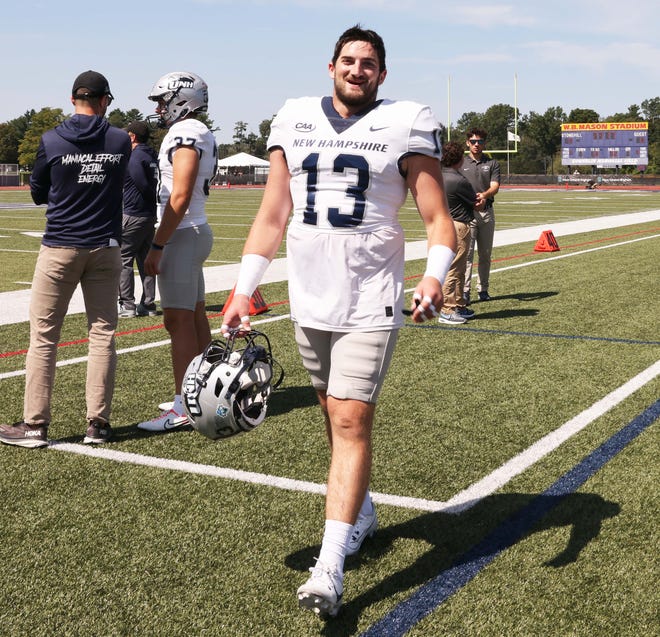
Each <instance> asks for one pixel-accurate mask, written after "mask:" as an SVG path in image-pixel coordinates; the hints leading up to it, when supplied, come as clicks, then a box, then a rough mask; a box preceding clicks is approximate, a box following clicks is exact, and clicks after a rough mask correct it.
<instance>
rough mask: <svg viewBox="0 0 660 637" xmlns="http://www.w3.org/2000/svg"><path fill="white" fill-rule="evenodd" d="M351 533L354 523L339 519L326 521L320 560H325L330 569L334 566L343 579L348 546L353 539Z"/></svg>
mask: <svg viewBox="0 0 660 637" xmlns="http://www.w3.org/2000/svg"><path fill="white" fill-rule="evenodd" d="M351 533H353V525H352V524H348V523H347V522H340V521H339V520H326V521H325V531H324V533H323V542H322V544H321V552H320V553H319V562H323V564H325V565H326V566H328V567H329V568H330V569H333V568H334V570H336V571H337V573H338V574H339V575H340V577H341V578H342V579H343V576H344V575H343V574H344V559H345V557H346V546H347V545H348V541H349V540H350V539H351Z"/></svg>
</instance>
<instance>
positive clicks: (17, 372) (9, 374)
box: [0, 234, 660, 380]
mask: <svg viewBox="0 0 660 637" xmlns="http://www.w3.org/2000/svg"><path fill="white" fill-rule="evenodd" d="M658 237H660V234H654V235H650V236H648V237H639V238H637V239H630V240H628V241H621V242H619V243H612V244H609V245H606V246H598V247H596V248H588V249H587V250H580V251H578V252H571V253H570V254H561V255H558V256H554V257H546V258H544V259H538V260H536V261H527V262H526V263H517V264H515V265H508V266H504V267H503V268H495V269H493V270H491V271H490V272H491V274H493V273H497V272H504V271H505V270H517V269H519V268H526V267H529V266H532V265H541V264H543V263H547V262H549V261H555V260H557V259H568V258H570V257H576V256H579V255H581V254H586V253H588V252H595V251H598V250H607V249H609V248H616V247H619V246H623V245H627V244H629V243H636V242H638V241H646V240H647V239H656V238H658ZM476 276H477V274H476V273H475V274H473V275H472V277H473V278H474V277H476ZM413 289H414V288H408V289H407V290H405V292H411V291H412V290H413ZM286 318H289V314H281V315H278V316H274V317H272V318H267V319H261V320H259V321H252V324H253V325H260V324H262V323H270V322H273V321H281V320H283V319H286ZM219 332H220V329H215V330H213V331H212V334H218V333H219ZM169 343H170V341H169V339H167V340H164V341H156V342H154V343H144V344H142V345H136V346H134V347H126V348H124V349H120V350H117V354H128V353H130V352H139V351H141V350H146V349H151V348H153V347H160V346H162V345H169ZM86 360H87V356H80V357H78V358H70V359H68V360H63V361H58V362H57V363H56V366H57V367H65V366H66V365H75V364H77V363H84V362H85V361H86ZM24 375H25V370H24V369H17V370H15V371H13V372H4V373H2V374H0V380H4V379H5V378H15V377H16V376H24Z"/></svg>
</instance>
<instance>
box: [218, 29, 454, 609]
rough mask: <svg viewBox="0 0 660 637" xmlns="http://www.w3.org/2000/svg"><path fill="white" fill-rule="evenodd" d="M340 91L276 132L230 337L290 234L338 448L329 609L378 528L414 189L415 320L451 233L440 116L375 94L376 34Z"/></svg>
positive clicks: (307, 350) (323, 579)
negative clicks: (406, 208) (387, 382)
mask: <svg viewBox="0 0 660 637" xmlns="http://www.w3.org/2000/svg"><path fill="white" fill-rule="evenodd" d="M328 68H329V74H330V77H331V78H332V79H333V81H334V90H333V95H332V97H324V98H302V99H297V100H289V101H287V102H286V103H285V105H284V106H283V107H282V109H281V110H280V111H279V113H278V114H277V116H276V117H275V119H274V121H273V124H272V127H271V134H270V137H269V140H268V148H269V150H270V172H269V176H268V181H267V184H266V189H265V192H264V196H263V200H262V203H261V206H260V208H259V211H258V213H257V216H256V217H255V221H254V223H253V226H252V228H251V231H250V234H249V236H248V239H247V241H246V244H245V248H244V251H243V258H242V261H241V268H240V272H239V276H238V280H237V283H236V288H235V291H234V297H233V301H232V302H231V304H230V306H229V307H228V308H227V311H226V312H225V315H224V319H225V321H224V325H223V327H222V331H223V333H225V334H226V333H228V331H229V329H230V328H236V327H239V328H240V329H242V330H248V329H249V328H250V321H249V299H250V296H251V295H252V293H253V291H254V289H255V288H256V286H257V284H258V283H259V281H260V279H261V276H262V275H263V273H264V271H265V270H266V268H267V267H268V264H269V262H270V260H271V259H272V258H273V257H274V256H275V254H276V251H277V249H278V246H279V244H280V242H281V240H282V238H283V236H284V232H285V229H286V226H287V222H288V220H289V215H290V212H291V210H292V209H293V217H292V219H291V222H290V224H289V226H288V231H287V263H288V274H289V295H290V303H291V318H292V320H293V322H294V328H295V334H296V341H297V343H298V348H299V350H300V353H301V355H302V358H303V363H304V365H305V367H306V369H307V371H308V372H309V374H310V377H311V380H312V385H313V386H314V388H315V389H316V392H317V396H318V399H319V402H320V405H321V408H322V410H323V414H324V416H325V422H326V431H327V433H328V438H329V442H330V448H331V460H330V470H329V474H328V485H327V496H326V521H325V529H324V534H323V541H322V546H321V551H320V554H319V557H318V559H317V561H316V564H315V566H313V567H312V568H311V569H310V571H311V577H310V578H309V579H308V580H307V582H305V583H304V584H303V585H302V586H301V587H300V588H299V589H298V592H297V595H298V600H299V604H300V606H301V607H303V608H309V609H311V610H313V611H315V612H316V613H317V614H319V615H320V616H322V617H327V616H334V615H336V614H337V612H338V610H339V607H340V606H341V602H342V594H343V570H344V558H345V556H346V555H350V554H353V553H356V552H357V551H358V550H359V549H360V547H361V545H362V542H363V540H364V539H365V537H368V536H370V535H373V533H374V532H375V531H376V528H377V526H378V522H377V518H376V512H375V509H374V507H373V504H372V502H371V498H370V496H369V492H368V487H369V480H370V473H371V430H372V424H373V418H374V410H375V406H376V400H377V397H378V393H379V391H380V388H381V386H382V383H383V380H384V377H385V374H386V372H387V368H388V365H389V362H390V359H391V355H392V352H393V349H394V345H395V342H396V338H397V334H398V329H399V327H401V325H402V323H403V318H402V309H403V280H404V279H403V266H404V237H403V232H402V229H401V226H400V225H399V222H398V211H399V208H400V207H401V205H402V204H403V202H404V200H405V199H406V196H407V193H408V190H410V192H411V193H412V195H413V197H414V199H415V202H416V205H417V208H418V210H419V213H420V216H421V218H422V221H423V222H424V225H425V227H426V231H427V236H428V246H429V250H428V263H427V268H426V272H425V274H424V276H423V278H422V280H421V281H420V282H419V284H418V285H417V287H416V289H415V293H414V296H413V303H412V305H411V310H412V319H413V321H415V322H417V323H419V322H422V321H424V320H425V319H430V318H432V317H433V316H435V315H436V308H437V309H438V310H439V309H440V307H441V306H442V283H443V281H444V278H445V275H446V273H447V270H448V268H449V266H450V264H451V262H452V259H453V257H454V251H455V249H456V235H455V232H454V226H453V223H452V220H451V217H450V215H449V210H448V207H447V200H446V197H445V192H444V188H443V182H442V172H441V168H440V162H439V161H438V159H439V157H440V139H439V131H438V123H437V121H436V120H435V118H434V117H433V115H432V113H431V111H430V110H429V108H427V107H426V106H422V105H420V104H416V103H414V102H394V101H390V100H378V99H377V93H378V87H379V86H380V85H381V84H382V83H383V81H384V80H385V76H386V74H387V71H386V67H385V47H384V45H383V41H382V39H381V37H380V36H379V35H378V34H377V33H375V32H373V31H370V30H364V29H362V28H361V27H360V26H359V25H356V26H355V27H352V28H350V29H348V30H347V31H346V32H344V33H343V34H342V35H341V36H340V38H339V40H338V42H337V44H336V46H335V51H334V55H333V58H332V61H331V62H330V64H329V66H328Z"/></svg>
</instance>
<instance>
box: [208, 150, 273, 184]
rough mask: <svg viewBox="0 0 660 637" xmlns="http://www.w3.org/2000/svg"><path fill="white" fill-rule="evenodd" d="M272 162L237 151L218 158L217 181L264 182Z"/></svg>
mask: <svg viewBox="0 0 660 637" xmlns="http://www.w3.org/2000/svg"><path fill="white" fill-rule="evenodd" d="M269 168H270V162H269V161H268V160H266V159H261V158H259V157H255V156H254V155H249V154H248V153H237V154H236V155H231V156H230V157H225V158H224V159H219V160H218V177H219V179H218V177H216V181H221V182H229V183H236V184H238V183H244V184H263V183H266V178H267V177H268V169H269Z"/></svg>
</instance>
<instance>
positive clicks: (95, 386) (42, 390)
mask: <svg viewBox="0 0 660 637" xmlns="http://www.w3.org/2000/svg"><path fill="white" fill-rule="evenodd" d="M120 271H121V258H120V249H119V247H112V248H95V249H80V248H64V247H63V248H51V247H48V246H41V250H40V251H39V257H38V258H37V265H36V268H35V271H34V279H33V281H32V296H31V301H30V347H29V350H28V354H27V359H26V367H25V372H26V374H25V398H24V406H23V419H24V420H25V422H26V423H28V424H43V423H46V424H50V421H51V411H50V403H51V395H52V392H53V383H54V380H55V362H56V360H57V345H58V343H59V340H60V333H61V331H62V324H63V323H64V317H65V316H66V312H67V309H68V307H69V301H70V300H71V296H72V295H73V292H74V290H75V289H76V287H77V285H78V283H80V286H81V288H82V292H83V297H84V300H85V311H86V313H87V329H88V336H89V359H88V362H87V383H86V389H85V400H86V403H87V413H86V418H87V419H91V418H98V419H99V420H102V421H104V422H109V420H110V408H111V403H112V394H113V390H114V383H115V369H116V366H117V352H116V350H115V329H116V327H117V286H118V284H119V273H120Z"/></svg>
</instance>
